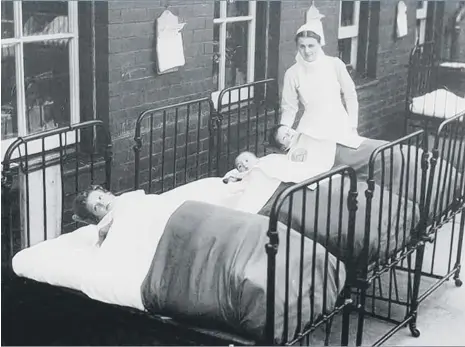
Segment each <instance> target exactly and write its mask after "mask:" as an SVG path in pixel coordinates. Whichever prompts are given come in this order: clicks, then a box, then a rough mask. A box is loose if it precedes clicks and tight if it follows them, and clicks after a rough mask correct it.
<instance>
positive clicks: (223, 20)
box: [211, 0, 257, 108]
mask: <svg viewBox="0 0 465 347" xmlns="http://www.w3.org/2000/svg"><path fill="white" fill-rule="evenodd" d="M231 2H233V1H220V2H219V3H220V16H219V18H214V19H213V25H218V26H219V32H220V33H219V40H218V41H219V51H218V55H219V62H218V90H217V91H214V92H213V93H212V95H211V97H212V101H213V104H214V106H215V108H218V105H217V103H218V97H219V95H220V93H221V91H222V90H223V89H225V86H226V35H227V31H226V25H227V24H228V23H238V22H242V23H244V22H247V23H248V30H247V32H248V35H247V83H251V82H253V81H254V79H255V32H256V21H257V2H256V1H255V0H250V1H248V4H249V14H248V16H237V17H228V14H227V9H228V3H231ZM252 92H253V90H250V96H252V94H253V93H252ZM248 97H249V91H248V88H243V89H241V90H240V92H239V90H235V91H234V92H232V93H231V102H232V103H234V102H237V101H239V100H246V99H247V98H248ZM228 103H229V96H228V97H227V98H226V97H225V98H224V100H222V105H225V104H228Z"/></svg>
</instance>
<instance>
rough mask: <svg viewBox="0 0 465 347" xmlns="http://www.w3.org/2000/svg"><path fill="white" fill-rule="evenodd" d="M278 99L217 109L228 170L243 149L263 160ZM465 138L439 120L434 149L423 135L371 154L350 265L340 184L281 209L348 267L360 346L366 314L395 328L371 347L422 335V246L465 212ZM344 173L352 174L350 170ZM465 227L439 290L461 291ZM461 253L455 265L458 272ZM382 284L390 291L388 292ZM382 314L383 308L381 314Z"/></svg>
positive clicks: (457, 234)
mask: <svg viewBox="0 0 465 347" xmlns="http://www.w3.org/2000/svg"><path fill="white" fill-rule="evenodd" d="M274 83H275V81H273V80H267V81H260V82H255V83H250V84H246V85H242V86H237V87H232V88H229V89H226V90H224V91H223V92H222V99H221V100H232V99H234V98H233V95H236V94H238V93H239V90H240V93H242V94H245V95H253V94H254V93H255V92H256V91H257V90H260V95H263V93H264V92H265V91H266V89H269V90H273V91H274V90H276V87H275V86H274V85H273V84H274ZM246 100H247V99H246ZM273 100H275V101H276V100H278V98H277V96H276V95H274V94H271V95H269V96H268V98H267V97H264V98H261V99H260V101H259V102H255V100H254V98H250V101H251V104H252V105H251V106H250V105H249V104H247V102H246V101H242V102H241V103H239V102H236V103H225V104H224V106H223V108H221V109H220V110H219V115H218V119H219V125H218V128H219V129H220V132H219V135H218V136H219V137H220V138H221V139H222V140H223V141H224V143H223V145H221V144H220V145H219V148H220V149H221V154H220V157H221V158H223V162H226V163H227V164H226V165H223V167H228V165H231V164H232V160H234V158H235V156H236V155H237V154H238V153H240V152H241V151H244V150H250V151H253V152H254V153H255V154H257V155H258V156H262V155H266V154H267V153H270V149H269V147H268V146H267V143H268V141H267V139H266V136H267V129H270V128H271V126H272V125H274V124H276V123H274V122H276V111H274V110H277V109H278V106H277V105H276V102H273ZM266 103H268V104H269V106H268V108H267V109H268V110H270V111H269V112H268V111H267V109H261V110H259V109H257V108H258V107H263V106H261V105H263V104H266ZM218 104H221V102H219V103H218ZM256 124H260V125H256ZM247 129H254V130H255V129H259V131H254V130H253V131H247ZM464 131H465V129H464V127H463V114H462V115H461V114H458V115H456V116H452V117H450V118H449V119H447V120H445V121H444V119H443V123H442V124H441V125H440V126H438V128H437V131H436V132H435V133H434V136H433V141H431V140H429V137H428V135H429V134H428V132H427V131H425V130H421V129H420V130H417V131H415V132H412V133H410V134H407V135H406V136H404V137H402V138H400V139H398V140H395V141H392V142H388V143H386V144H385V145H382V146H380V147H378V148H377V149H376V150H375V151H374V152H373V153H369V154H368V155H367V157H366V165H364V166H361V167H358V168H357V169H355V171H356V174H357V181H358V183H357V192H358V197H357V199H356V201H357V204H358V209H357V211H356V219H355V223H356V225H355V229H354V235H353V237H352V238H351V239H352V240H353V242H354V243H353V253H352V254H353V257H352V259H350V262H348V261H347V257H346V256H345V255H344V249H343V247H342V249H341V247H340V246H341V245H343V243H342V244H341V243H339V244H336V242H339V241H340V240H341V239H342V240H344V238H345V236H347V235H349V233H346V232H345V231H344V230H341V229H338V228H337V227H336V225H331V221H337V220H338V218H339V216H338V212H337V211H338V206H337V205H335V204H334V201H338V200H336V199H334V198H335V197H336V196H337V194H341V195H343V196H345V197H346V198H348V196H347V194H346V193H345V192H344V190H343V189H338V187H337V185H338V183H334V182H333V183H332V186H331V188H332V189H333V192H332V193H329V194H328V185H327V184H326V185H325V184H322V185H320V186H319V189H318V190H317V191H311V190H309V191H305V192H306V193H305V194H303V193H302V192H300V191H299V192H295V193H293V194H290V195H289V196H288V200H287V202H285V203H284V205H285V206H286V208H284V211H281V213H280V215H279V219H280V220H281V221H283V222H291V225H292V226H293V227H294V229H296V230H298V231H301V232H304V233H305V234H306V235H307V236H309V237H310V238H312V237H313V239H314V240H317V241H318V242H319V243H322V244H323V245H324V246H325V247H327V248H328V249H329V250H330V251H331V252H332V253H333V254H335V255H336V256H338V257H339V258H340V259H341V260H343V261H344V262H345V264H346V268H347V269H348V274H349V281H351V278H350V274H354V276H355V277H354V278H352V281H351V287H352V288H353V289H354V292H355V294H356V295H355V296H354V302H355V304H354V308H355V309H356V310H358V311H359V324H358V336H357V338H356V340H357V341H356V343H357V344H359V345H360V344H362V343H363V341H362V338H363V326H364V323H363V322H364V316H365V314H369V315H371V316H374V317H376V318H380V319H383V320H385V321H388V322H390V323H393V324H394V327H393V328H392V329H391V330H390V331H389V332H387V333H386V334H385V335H384V336H382V337H380V339H379V340H378V341H377V342H376V343H375V345H378V344H382V343H383V342H385V341H386V340H387V339H388V338H389V337H390V336H392V335H393V334H394V333H395V332H397V331H398V330H399V329H401V328H402V327H403V326H405V325H409V326H410V329H411V331H412V334H413V335H414V336H418V335H419V330H418V329H417V328H416V317H417V312H416V309H417V305H418V303H419V302H421V301H422V300H424V299H425V298H426V296H428V295H429V293H430V290H426V291H425V292H420V285H421V284H422V283H423V282H424V281H423V282H422V281H421V280H422V278H425V275H426V272H425V271H421V266H422V265H423V253H424V247H425V243H426V242H433V248H434V249H435V248H436V238H435V237H431V236H432V233H434V234H435V235H437V233H436V232H435V231H434V230H437V229H438V228H439V227H440V226H443V225H444V224H446V223H447V222H449V221H452V220H453V221H455V219H456V218H457V216H459V215H460V211H461V210H463V208H464V202H463V196H464V192H463V189H464V188H463V186H464V171H465V170H464V169H465V168H464V167H463V163H464V159H463V158H464V157H465V156H464V153H465V133H464ZM236 134H237V135H236ZM225 139H228V140H227V141H225ZM428 140H429V141H428ZM355 164H356V163H354V165H355ZM347 165H349V166H352V164H350V163H347ZM222 172H224V171H222ZM290 186H292V184H289V185H288V187H290ZM285 188H286V185H283V186H281V187H280V190H281V191H282V190H283V189H284V190H285ZM277 194H279V192H277V193H276V195H277ZM312 199H313V201H312ZM272 200H273V198H272V199H271V201H272ZM332 200H333V201H332ZM303 201H306V204H305V203H303ZM270 210H271V209H270V204H267V206H265V208H264V209H263V210H262V211H260V213H264V214H267V213H270ZM323 216H324V217H326V218H327V220H328V223H326V224H323V225H324V226H322V224H321V223H320V224H318V223H319V221H321V220H322V218H323ZM303 218H305V220H306V221H307V227H302V225H301V222H300V221H301V220H302V219H303ZM310 221H311V222H310ZM312 222H313V223H314V224H312ZM463 224H464V219H463V217H462V220H461V224H460V227H459V228H458V229H459V230H456V229H457V225H456V224H455V223H453V224H452V225H453V226H452V228H453V232H452V235H451V238H450V240H449V243H450V247H449V266H448V271H447V274H446V275H445V276H444V275H443V274H441V275H438V274H433V273H432V271H433V270H431V273H430V277H435V278H438V279H439V281H440V283H442V282H443V281H445V280H446V279H448V278H450V277H452V276H454V277H455V278H456V284H457V285H460V284H461V281H460V279H458V274H459V271H460V262H459V259H460V253H461V240H462V238H463V229H464V225H463ZM314 225H317V226H318V227H320V226H321V227H322V228H323V229H324V230H326V232H327V233H328V237H327V238H326V237H324V238H320V239H318V237H319V236H326V235H325V234H319V235H312V233H313V232H314V231H315V230H316V229H317V228H316V227H314ZM344 225H345V224H344ZM309 226H310V227H309ZM318 230H319V229H318ZM346 240H347V239H346ZM417 250H420V251H419V252H417ZM433 253H434V251H433ZM456 255H458V258H457V261H456V262H455V264H453V265H452V264H451V262H452V259H453V258H455V256H456ZM436 256H437V255H436ZM420 258H421V260H420ZM427 262H428V263H430V262H431V263H432V265H431V266H432V267H434V255H433V258H432V259H431V260H430V259H429V258H428V259H426V258H425V262H424V263H425V264H426V263H427ZM415 264H416V265H415ZM401 275H406V276H407V280H406V281H407V282H408V284H407V289H406V290H405V292H401V289H400V286H399V279H398V277H399V276H401ZM386 277H387V278H388V281H387V283H384V284H382V283H383V278H386ZM384 282H386V281H384ZM367 299H368V300H367ZM396 305H401V307H404V308H405V315H404V316H399V315H397V317H396V315H395V314H394V306H396ZM381 306H383V309H382V310H380V309H379V308H380V307H381ZM397 311H399V310H397Z"/></svg>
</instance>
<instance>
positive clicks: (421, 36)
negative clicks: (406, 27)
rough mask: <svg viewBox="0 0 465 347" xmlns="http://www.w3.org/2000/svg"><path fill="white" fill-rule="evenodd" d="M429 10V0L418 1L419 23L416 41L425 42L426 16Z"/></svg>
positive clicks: (417, 13)
mask: <svg viewBox="0 0 465 347" xmlns="http://www.w3.org/2000/svg"><path fill="white" fill-rule="evenodd" d="M427 12H428V1H417V12H416V18H417V25H416V30H415V43H417V44H423V43H425V33H426V18H427Z"/></svg>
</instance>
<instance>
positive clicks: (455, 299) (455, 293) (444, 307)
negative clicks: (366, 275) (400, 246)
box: [313, 219, 465, 346]
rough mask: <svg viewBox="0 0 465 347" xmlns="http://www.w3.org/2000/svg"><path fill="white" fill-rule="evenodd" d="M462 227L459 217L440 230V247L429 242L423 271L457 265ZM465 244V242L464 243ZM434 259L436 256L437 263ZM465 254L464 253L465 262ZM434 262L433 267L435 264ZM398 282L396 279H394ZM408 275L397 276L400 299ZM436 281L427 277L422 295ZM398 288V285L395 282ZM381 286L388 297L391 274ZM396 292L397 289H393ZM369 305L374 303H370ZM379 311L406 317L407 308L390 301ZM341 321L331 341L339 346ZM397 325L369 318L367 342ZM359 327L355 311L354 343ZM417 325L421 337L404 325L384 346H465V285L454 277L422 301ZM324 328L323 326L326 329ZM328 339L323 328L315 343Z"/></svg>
mask: <svg viewBox="0 0 465 347" xmlns="http://www.w3.org/2000/svg"><path fill="white" fill-rule="evenodd" d="M458 227H459V219H457V221H456V223H455V225H453V223H450V224H448V225H446V226H444V227H443V229H441V232H440V233H438V237H437V241H436V247H434V245H433V244H428V246H427V248H426V252H425V262H424V266H423V271H427V272H431V270H432V269H433V272H434V273H435V274H445V273H447V272H448V269H449V262H450V264H451V265H453V264H454V263H455V261H456V249H457V245H458V235H457V234H458ZM451 239H453V240H454V242H453V244H454V247H453V248H454V252H453V256H452V257H451V259H450V261H449V254H450V251H449V250H450V247H451V246H450V245H451ZM464 243H465V242H464ZM464 246H465V245H464ZM432 259H434V264H433V261H432ZM464 261H465V256H464V255H463V253H462V264H463V263H464ZM432 265H433V267H432ZM461 278H462V280H464V279H465V269H464V271H462V276H461ZM392 283H394V281H393V282H392ZM407 283H408V281H407V275H406V274H405V273H400V274H398V275H397V288H398V292H399V297H400V299H402V298H405V297H406V295H405V293H406V291H407ZM434 283H436V280H435V279H428V278H424V279H423V280H422V286H421V290H420V295H421V294H422V293H424V292H425V291H426V290H427V289H428V288H429V287H430V286H431V285H433V284H434ZM393 287H394V285H393ZM381 288H383V289H382V290H383V291H384V295H385V296H386V295H387V294H386V291H388V289H387V288H389V275H386V276H384V278H383V279H382V284H381ZM392 292H393V293H395V290H394V289H393V290H392ZM368 307H372V306H371V302H368ZM375 307H376V313H378V314H382V315H384V316H386V315H387V314H388V310H390V313H391V316H392V317H393V318H397V319H399V320H400V319H402V318H403V317H404V315H405V308H404V307H401V306H395V305H392V306H391V307H390V308H389V306H388V305H387V304H383V303H380V302H377V303H376V306H375ZM340 323H341V322H340V321H335V322H334V323H333V329H332V331H335V332H337V333H332V334H331V335H330V340H329V341H330V344H331V345H337V344H339V343H340V342H339V341H340V336H339V331H340ZM393 326H394V325H392V324H390V323H386V322H384V321H380V320H378V319H375V318H371V317H367V318H366V320H365V329H364V340H363V345H372V344H374V343H375V342H376V341H377V340H378V339H379V337H380V336H382V335H384V334H385V333H386V332H388V331H389V330H390V329H391V328H392V327H393ZM356 327H357V316H356V315H355V314H354V315H353V316H352V319H351V323H350V332H351V334H350V335H351V336H350V345H354V344H355V334H356ZM417 327H418V329H419V330H420V333H421V335H420V337H418V338H414V337H413V336H412V335H411V333H410V330H409V329H408V328H403V329H401V330H400V331H398V332H397V333H396V334H395V335H394V336H392V337H391V338H390V339H389V340H388V341H387V342H386V343H385V344H384V345H386V346H465V285H464V286H462V287H461V288H457V287H456V286H455V283H454V281H453V280H450V281H447V282H446V283H444V284H443V285H442V286H441V287H440V288H439V289H438V290H437V291H435V292H434V293H433V294H432V295H430V296H429V297H427V298H426V300H425V301H423V302H422V304H421V306H420V310H419V318H418V320H417ZM322 330H323V329H322ZM322 341H324V332H323V331H320V332H318V333H317V334H315V337H314V339H313V343H314V344H315V345H321V343H322Z"/></svg>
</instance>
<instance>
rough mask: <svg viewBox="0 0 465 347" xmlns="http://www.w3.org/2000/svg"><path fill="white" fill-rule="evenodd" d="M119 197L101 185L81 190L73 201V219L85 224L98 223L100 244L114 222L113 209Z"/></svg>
mask: <svg viewBox="0 0 465 347" xmlns="http://www.w3.org/2000/svg"><path fill="white" fill-rule="evenodd" d="M116 199H117V197H116V196H115V195H113V193H111V192H110V191H108V190H106V189H104V188H103V187H101V186H91V187H89V188H88V189H86V190H84V191H82V192H80V193H79V194H78V195H77V196H76V198H75V199H74V203H73V211H74V215H73V220H75V221H76V222H81V223H85V224H97V227H98V230H99V239H98V243H97V245H98V246H100V245H101V244H102V242H103V241H104V240H105V236H106V235H107V234H108V231H109V230H110V228H111V225H112V224H113V218H112V213H111V212H112V209H113V206H114V204H115V201H116Z"/></svg>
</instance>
